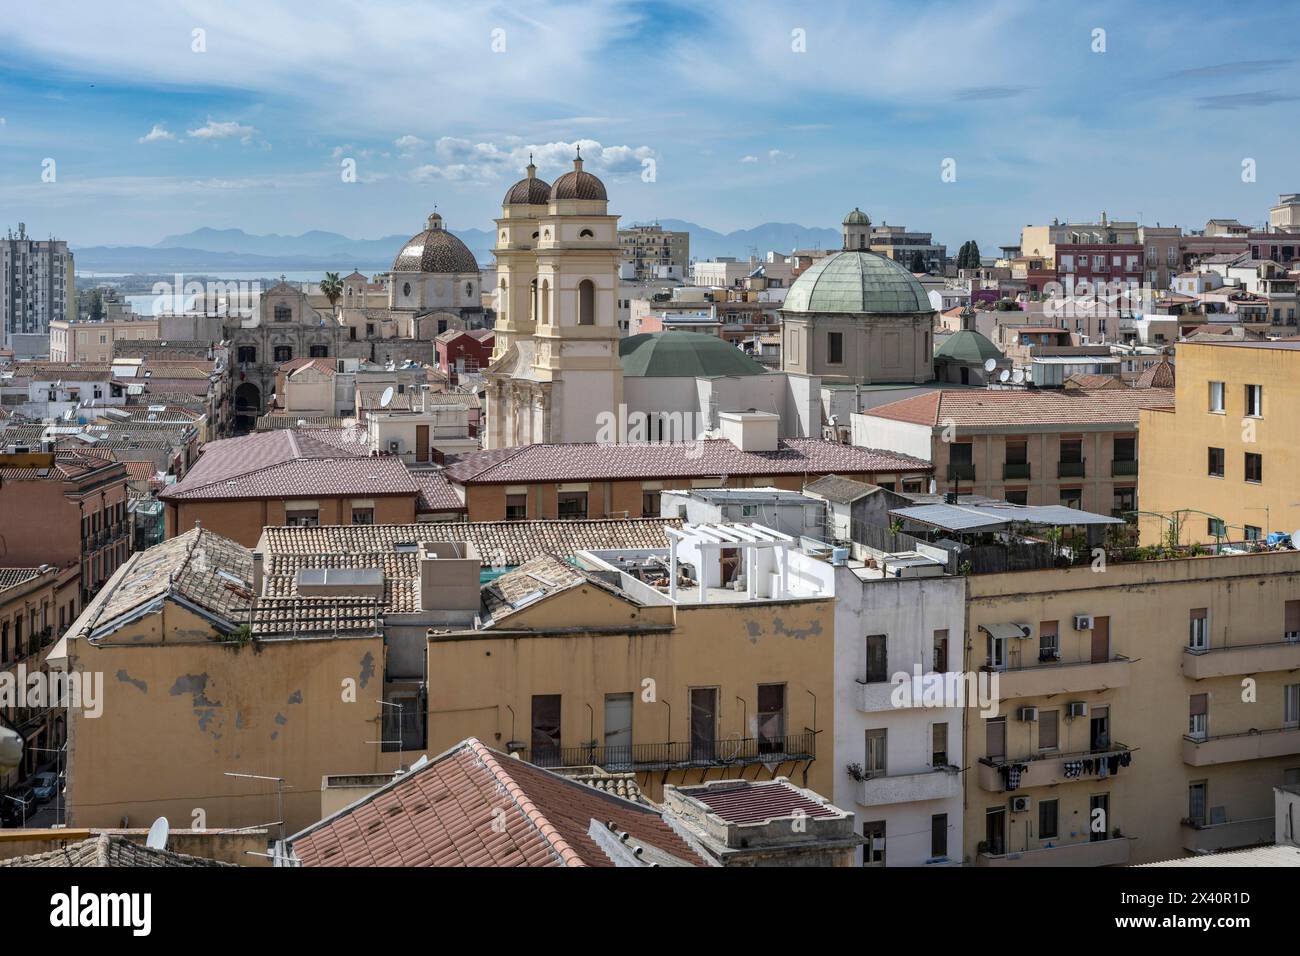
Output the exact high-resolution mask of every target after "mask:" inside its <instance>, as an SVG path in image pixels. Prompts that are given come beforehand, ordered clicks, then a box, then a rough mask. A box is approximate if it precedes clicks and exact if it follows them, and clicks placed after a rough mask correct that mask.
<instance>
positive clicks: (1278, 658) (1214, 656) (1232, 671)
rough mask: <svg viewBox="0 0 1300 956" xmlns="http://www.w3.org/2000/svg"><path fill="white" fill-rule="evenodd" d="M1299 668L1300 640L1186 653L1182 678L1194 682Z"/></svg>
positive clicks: (1187, 649) (1214, 648) (1189, 649)
mask: <svg viewBox="0 0 1300 956" xmlns="http://www.w3.org/2000/svg"><path fill="white" fill-rule="evenodd" d="M1298 667H1300V639H1297V640H1292V639H1291V638H1290V637H1287V638H1286V639H1285V640H1281V641H1270V642H1267V643H1264V644H1236V645H1231V644H1230V645H1228V646H1226V647H1206V648H1199V649H1197V648H1191V647H1187V648H1184V649H1183V676H1184V677H1190V678H1192V679H1193V680H1204V679H1205V678H1207V677H1230V676H1233V675H1236V674H1258V673H1263V672H1266V671H1289V670H1294V669H1295V668H1298Z"/></svg>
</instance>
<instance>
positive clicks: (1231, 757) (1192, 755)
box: [1183, 727, 1300, 767]
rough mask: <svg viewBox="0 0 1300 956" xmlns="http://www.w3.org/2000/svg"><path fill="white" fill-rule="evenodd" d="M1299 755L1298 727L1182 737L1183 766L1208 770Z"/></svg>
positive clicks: (1299, 732)
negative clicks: (1215, 766)
mask: <svg viewBox="0 0 1300 956" xmlns="http://www.w3.org/2000/svg"><path fill="white" fill-rule="evenodd" d="M1294 754H1300V727H1276V728H1273V729H1270V730H1247V731H1245V732H1244V733H1240V734H1221V735H1219V736H1218V737H1193V736H1191V735H1190V734H1185V735H1184V736H1183V763H1185V764H1187V765H1188V766H1189V767H1208V766H1211V765H1213V764H1220V763H1236V762H1237V761H1239V760H1266V759H1268V758H1269V757H1289V756H1292V755H1294Z"/></svg>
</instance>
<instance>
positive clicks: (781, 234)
mask: <svg viewBox="0 0 1300 956" xmlns="http://www.w3.org/2000/svg"><path fill="white" fill-rule="evenodd" d="M658 223H659V225H661V226H662V227H663V228H664V229H670V230H674V231H678V232H689V233H690V234H691V256H692V257H693V258H697V259H713V258H716V257H718V256H735V257H737V258H746V257H748V256H749V255H751V254H755V255H760V256H761V255H763V254H764V253H766V252H768V251H769V250H773V249H775V250H779V251H781V252H789V251H790V250H791V249H795V248H799V249H807V248H813V247H820V248H823V249H834V248H838V246H839V244H840V234H839V230H837V229H821V228H810V227H808V226H800V225H798V224H796V223H791V222H765V223H763V224H762V225H758V226H755V227H754V228H752V229H737V230H735V231H734V232H727V233H722V232H717V231H716V230H713V229H708V228H706V227H704V226H701V225H699V224H698V223H694V222H686V221H685V220H682V219H660V220H658ZM624 225H628V223H624ZM453 232H454V233H455V234H456V235H457V236H458V237H459V238H460V240H461V241H462V242H464V243H465V245H467V246H469V248H470V250H471V251H472V252H473V253H474V255H475V256H476V257H477V258H478V260H479V262H482V263H485V264H486V263H490V262H492V245H493V239H494V234H493V233H492V232H490V231H488V230H485V229H456V230H453ZM409 238H410V236H409V235H391V236H384V237H382V238H379V239H350V238H348V237H347V236H344V235H340V234H339V233H337V232H322V231H320V230H312V231H311V232H304V233H303V234H302V235H300V236H282V235H277V234H274V233H273V234H271V235H266V236H258V235H253V234H251V233H247V232H244V231H243V230H242V229H210V228H207V227H204V228H202V229H195V230H194V231H193V232H187V233H184V234H183V235H176V236H167V237H166V238H164V239H163V240H162V241H160V242H158V243H156V244H154V245H152V246H86V247H83V248H77V247H75V246H74V247H73V252H74V254H75V256H76V263H77V268H78V269H81V270H86V271H91V272H173V271H190V272H194V271H200V270H202V271H210V272H212V271H220V270H231V271H240V272H243V271H249V270H258V269H266V270H271V271H301V270H308V269H321V270H326V269H329V270H333V271H335V272H344V273H346V272H351V271H352V269H353V268H357V269H360V270H361V271H363V272H374V271H376V270H381V269H387V268H389V267H390V266H391V264H392V261H393V258H394V257H395V256H396V255H397V251H398V250H399V249H400V248H401V247H402V245H403V244H404V243H405V242H406V241H407V240H408V239H409Z"/></svg>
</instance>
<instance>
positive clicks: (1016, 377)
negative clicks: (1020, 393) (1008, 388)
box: [1011, 369, 1025, 385]
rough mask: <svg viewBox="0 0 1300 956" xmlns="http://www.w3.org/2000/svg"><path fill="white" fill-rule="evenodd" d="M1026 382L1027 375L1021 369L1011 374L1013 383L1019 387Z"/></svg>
mask: <svg viewBox="0 0 1300 956" xmlns="http://www.w3.org/2000/svg"><path fill="white" fill-rule="evenodd" d="M1024 380H1025V373H1024V372H1022V371H1021V370H1020V369H1016V370H1015V371H1013V372H1012V373H1011V381H1013V382H1015V383H1016V384H1017V385H1019V384H1020V383H1021V382H1023V381H1024Z"/></svg>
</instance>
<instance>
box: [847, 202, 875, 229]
mask: <svg viewBox="0 0 1300 956" xmlns="http://www.w3.org/2000/svg"><path fill="white" fill-rule="evenodd" d="M844 225H846V226H869V225H871V219H870V218H869V217H868V216H867V214H866V213H865V212H863V211H862V210H861V209H859V208H858V207H857V206H854V207H853V211H852V212H851V213H849V214H848V215H847V216H845V217H844Z"/></svg>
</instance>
